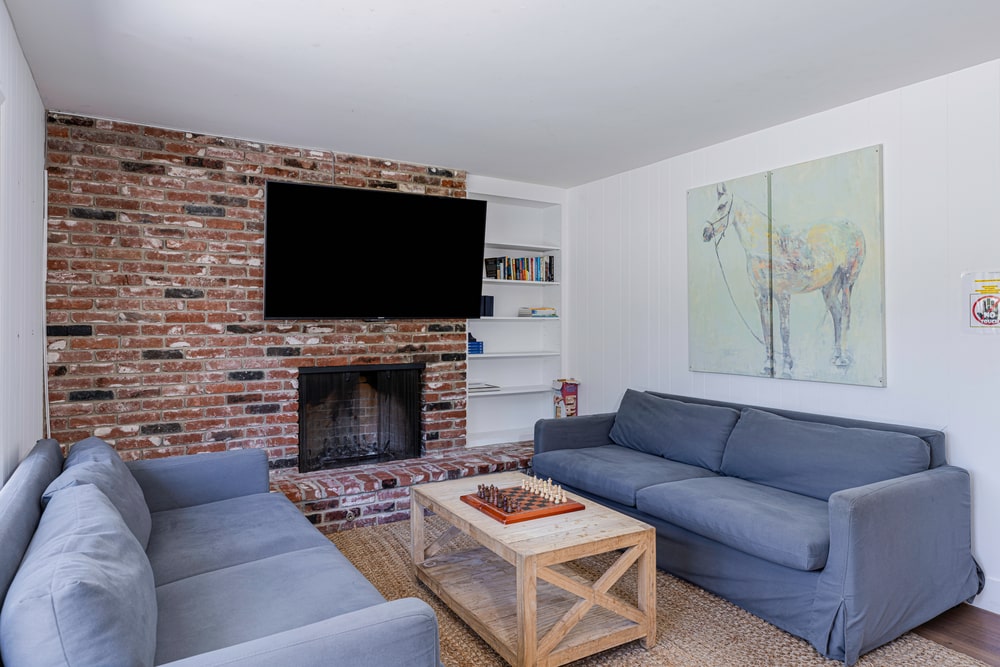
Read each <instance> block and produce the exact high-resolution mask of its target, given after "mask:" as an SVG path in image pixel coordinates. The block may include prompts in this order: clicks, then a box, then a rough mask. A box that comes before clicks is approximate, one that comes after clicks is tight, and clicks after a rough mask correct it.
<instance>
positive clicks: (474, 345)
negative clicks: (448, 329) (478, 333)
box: [469, 334, 483, 354]
mask: <svg viewBox="0 0 1000 667" xmlns="http://www.w3.org/2000/svg"><path fill="white" fill-rule="evenodd" d="M482 353H483V341H481V340H476V337H475V336H473V335H472V334H469V354H482Z"/></svg>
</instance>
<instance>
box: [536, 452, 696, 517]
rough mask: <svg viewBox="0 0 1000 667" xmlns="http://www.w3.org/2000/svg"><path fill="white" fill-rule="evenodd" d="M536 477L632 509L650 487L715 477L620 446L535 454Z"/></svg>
mask: <svg viewBox="0 0 1000 667" xmlns="http://www.w3.org/2000/svg"><path fill="white" fill-rule="evenodd" d="M531 467H532V469H533V470H534V473H535V474H536V475H538V476H539V477H551V478H552V479H553V480H555V481H557V482H559V483H560V484H568V485H569V486H572V487H574V488H577V489H580V490H581V491H586V492H587V493H592V494H594V495H595V496H600V497H601V498H607V499H608V500H613V501H615V502H616V503H619V504H622V505H626V506H628V507H634V506H635V497H636V492H637V491H638V490H639V489H642V488H644V487H647V486H651V485H653V484H660V483H662V482H669V481H672V480H678V479H688V478H691V477H714V476H715V473H714V472H712V471H710V470H706V469H705V468H701V467H699V466H693V465H688V464H686V463H679V462H677V461H671V460H669V459H665V458H662V457H660V456H655V455H653V454H646V453H643V452H640V451H636V450H634V449H629V448H628V447H621V446H619V445H604V446H601V447H587V448H585V449H556V450H553V451H549V452H540V453H538V454H535V456H534V458H533V459H532V461H531Z"/></svg>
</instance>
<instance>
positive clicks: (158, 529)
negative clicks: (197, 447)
mask: <svg viewBox="0 0 1000 667" xmlns="http://www.w3.org/2000/svg"><path fill="white" fill-rule="evenodd" d="M0 545H2V550H0V599H2V600H3V606H2V609H0V656H2V659H3V664H5V665H7V667H21V666H33V665H70V664H72V665H102V666H105V665H107V666H111V665H129V666H133V665H163V664H169V665H173V666H176V667H181V666H185V667H186V666H195V665H222V664H225V665H235V664H238V665H261V666H263V665H297V666H301V665H394V664H406V665H426V666H428V667H437V666H438V665H439V664H440V657H439V645H438V625H437V618H436V617H435V615H434V612H433V611H432V610H431V608H430V607H429V606H428V605H427V604H425V603H424V602H422V601H420V600H417V599H415V598H407V599H401V600H395V601H392V602H386V600H385V599H384V598H383V597H382V596H381V595H380V594H379V592H378V591H377V590H376V589H375V588H374V587H373V586H372V585H371V584H370V583H369V582H368V581H367V580H366V579H365V578H364V577H363V576H362V575H361V573H360V572H358V570H357V569H355V568H354V567H353V565H351V563H350V562H349V561H348V560H347V559H346V558H345V557H344V556H343V555H342V554H341V553H340V552H339V551H338V550H337V548H336V547H335V546H334V545H333V544H332V543H331V542H330V541H329V540H328V539H327V538H326V537H324V536H323V535H322V534H321V533H320V532H319V531H318V530H316V528H315V527H314V526H313V525H312V524H311V523H309V521H308V520H307V519H306V518H305V517H304V516H303V515H302V514H301V512H299V510H298V509H297V508H296V507H295V505H293V504H292V503H291V502H289V500H288V499H287V498H285V497H284V496H282V495H280V494H273V493H269V492H268V472H267V460H266V457H265V454H264V452H263V451H261V450H239V451H230V452H224V453H216V454H199V455H195V456H178V457H172V458H165V459H156V460H147V461H138V462H133V463H129V464H125V463H123V462H122V461H121V459H120V458H119V457H118V455H117V453H116V452H115V451H114V450H113V449H112V448H111V447H109V446H108V445H107V444H106V443H104V442H102V441H101V440H98V439H97V438H88V439H86V440H81V441H80V442H78V443H76V444H75V445H73V446H72V447H71V448H70V450H69V453H68V455H67V456H66V460H65V462H64V461H63V455H62V452H61V450H60V448H59V446H58V444H57V443H56V442H55V441H53V440H41V441H39V442H38V443H37V444H36V445H35V447H34V448H33V449H32V450H31V452H30V453H29V454H28V455H27V457H25V459H24V460H23V461H22V462H21V463H20V464H19V466H18V468H17V469H16V470H15V471H14V474H13V475H12V476H11V478H10V479H9V480H8V482H7V483H6V484H5V485H4V486H3V487H2V488H0Z"/></svg>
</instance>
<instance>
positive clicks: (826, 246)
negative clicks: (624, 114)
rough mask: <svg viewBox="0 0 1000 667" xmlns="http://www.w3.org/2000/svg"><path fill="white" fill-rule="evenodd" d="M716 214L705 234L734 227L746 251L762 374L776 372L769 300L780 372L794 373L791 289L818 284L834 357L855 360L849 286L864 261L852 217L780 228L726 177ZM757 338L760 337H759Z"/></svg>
mask: <svg viewBox="0 0 1000 667" xmlns="http://www.w3.org/2000/svg"><path fill="white" fill-rule="evenodd" d="M716 195H717V202H716V203H717V206H716V209H715V217H714V218H713V219H711V220H709V221H708V222H707V223H706V226H705V229H704V232H703V233H702V237H703V238H704V240H705V241H706V242H707V241H711V240H713V239H715V243H716V245H718V243H719V242H720V241H722V238H723V236H724V235H725V233H726V230H727V229H730V228H732V229H733V230H735V232H736V235H737V236H738V237H739V240H740V243H741V244H742V245H743V250H744V251H745V252H746V259H747V275H748V276H749V277H750V284H751V285H752V286H753V292H754V297H755V299H756V301H757V308H758V310H759V311H760V326H761V332H762V333H763V335H764V339H763V341H762V342H763V344H764V348H765V351H766V355H767V356H766V359H765V361H764V368H763V369H762V370H761V374H763V375H768V376H771V375H774V371H775V369H774V342H773V337H772V332H771V308H772V306H771V303H772V299H773V302H774V303H776V304H777V306H778V319H779V331H780V334H781V346H782V351H781V352H782V368H781V376H782V377H785V378H790V377H792V366H793V365H794V362H793V361H792V354H791V351H790V348H789V346H788V338H789V318H788V314H789V309H790V306H791V298H792V295H793V294H805V293H807V292H813V291H816V290H820V291H821V292H822V294H823V300H824V302H825V303H826V308H827V310H828V311H830V316H831V317H832V318H833V355H832V357H831V359H830V363H832V364H833V365H834V366H837V367H840V368H844V369H846V368H847V367H848V366H850V365H851V361H852V359H851V355H850V352H849V351H848V348H847V330H848V329H849V328H850V322H851V290H852V289H853V288H854V283H855V281H857V279H858V274H859V273H860V272H861V266H862V264H864V261H865V236H864V234H863V233H862V231H861V229H859V228H858V226H857V225H855V224H854V223H853V222H851V221H850V220H836V221H829V222H820V223H816V224H813V225H811V226H809V227H806V228H804V229H802V230H801V231H800V230H795V231H793V230H790V229H787V228H785V229H778V228H776V227H775V226H774V225H772V224H769V221H768V218H767V215H765V214H764V213H762V212H761V211H760V210H758V209H756V208H755V207H753V206H752V205H750V204H749V203H748V202H746V201H744V200H743V199H740V198H737V197H735V196H733V193H731V192H729V191H728V190H727V188H726V184H725V183H720V184H719V185H718V186H717V187H716ZM758 340H759V339H758Z"/></svg>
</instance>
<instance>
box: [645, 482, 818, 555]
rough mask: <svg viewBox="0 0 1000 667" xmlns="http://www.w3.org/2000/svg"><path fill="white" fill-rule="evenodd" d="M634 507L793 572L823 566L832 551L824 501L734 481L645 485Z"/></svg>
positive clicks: (751, 483)
mask: <svg viewBox="0 0 1000 667" xmlns="http://www.w3.org/2000/svg"><path fill="white" fill-rule="evenodd" d="M636 509H638V510H640V511H642V512H645V513H646V514H649V515H651V516H655V517H657V518H658V519H663V520H664V521H669V522H670V523H673V524H676V525H678V526H680V527H681V528H685V529H687V530H690V531H691V532H693V533H697V534H698V535H701V536H703V537H707V538H709V539H712V540H715V541H717V542H721V543H722V544H725V545H727V546H730V547H732V548H734V549H738V550H740V551H743V552H745V553H748V554H752V555H754V556H757V557H759V558H763V559H764V560H768V561H771V562H774V563H778V564H781V565H785V566H787V567H791V568H795V569H797V570H807V571H808V570H819V569H821V568H823V566H824V565H826V559H827V555H828V554H829V551H830V517H829V509H828V506H827V503H826V502H824V501H822V500H817V499H815V498H810V497H808V496H803V495H800V494H797V493H791V492H788V491H783V490H781V489H775V488H773V487H770V486H764V485H762V484H755V483H753V482H748V481H746V480H743V479H737V478H735V477H712V478H702V479H689V480H682V481H679V482H670V483H668V484H657V485H656V486H649V487H646V488H645V489H641V490H640V491H639V492H638V493H637V494H636Z"/></svg>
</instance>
